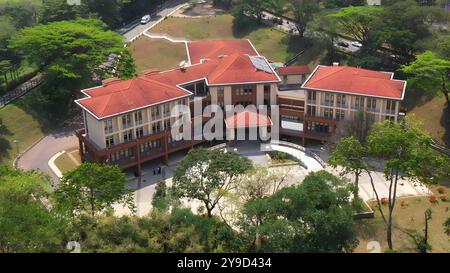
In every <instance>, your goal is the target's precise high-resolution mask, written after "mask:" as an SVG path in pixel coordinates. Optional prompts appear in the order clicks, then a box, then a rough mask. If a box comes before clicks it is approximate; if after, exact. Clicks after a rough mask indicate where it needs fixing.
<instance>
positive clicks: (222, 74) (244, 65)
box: [147, 53, 279, 85]
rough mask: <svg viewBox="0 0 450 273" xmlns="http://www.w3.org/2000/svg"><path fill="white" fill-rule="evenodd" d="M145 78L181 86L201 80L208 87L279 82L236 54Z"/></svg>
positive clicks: (245, 56)
mask: <svg viewBox="0 0 450 273" xmlns="http://www.w3.org/2000/svg"><path fill="white" fill-rule="evenodd" d="M147 77H150V78H151V79H154V80H157V81H162V82H165V83H170V84H183V83H186V82H191V81H195V80H200V79H203V78H206V79H207V80H208V84H209V85H226V84H239V83H254V82H278V81H279V78H278V77H277V75H276V74H274V73H268V72H265V71H261V70H257V69H256V68H255V66H254V65H253V63H252V62H251V60H250V58H249V56H247V55H242V54H237V53H234V54H232V55H228V56H224V57H223V58H217V59H211V60H209V61H206V62H204V63H202V64H196V65H193V66H189V67H186V68H184V69H175V70H169V71H166V72H161V73H155V74H151V75H148V76H147Z"/></svg>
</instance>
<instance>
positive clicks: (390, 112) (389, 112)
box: [383, 109, 396, 115]
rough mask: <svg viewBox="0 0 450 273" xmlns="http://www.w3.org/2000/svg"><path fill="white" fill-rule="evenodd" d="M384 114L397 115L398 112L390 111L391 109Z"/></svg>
mask: <svg viewBox="0 0 450 273" xmlns="http://www.w3.org/2000/svg"><path fill="white" fill-rule="evenodd" d="M383 113H384V114H387V115H395V114H396V111H395V110H390V109H385V110H384V112H383Z"/></svg>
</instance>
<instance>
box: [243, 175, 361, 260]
mask: <svg viewBox="0 0 450 273" xmlns="http://www.w3.org/2000/svg"><path fill="white" fill-rule="evenodd" d="M349 197H350V189H349V188H348V185H347V184H346V182H345V181H344V180H341V179H339V178H337V177H335V176H333V175H332V174H330V173H328V172H325V171H320V172H317V173H310V174H309V175H308V176H307V177H305V179H304V180H303V182H302V183H301V184H300V185H297V186H291V187H285V188H283V189H281V190H279V191H278V192H277V193H275V194H274V195H273V196H271V197H267V198H263V199H254V200H252V201H249V202H248V203H247V204H246V205H245V208H244V211H243V217H242V219H241V225H240V227H241V230H242V236H243V238H244V241H245V242H247V244H249V245H250V248H249V249H250V251H262V252H351V251H352V250H353V249H354V248H355V247H356V245H357V242H358V241H357V239H356V233H355V229H354V224H353V213H352V208H351V205H350V201H349Z"/></svg>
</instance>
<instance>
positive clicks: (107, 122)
mask: <svg viewBox="0 0 450 273" xmlns="http://www.w3.org/2000/svg"><path fill="white" fill-rule="evenodd" d="M103 123H104V125H105V134H109V133H112V132H113V123H112V119H107V120H105V121H103Z"/></svg>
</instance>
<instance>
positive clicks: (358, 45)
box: [352, 41, 362, 47]
mask: <svg viewBox="0 0 450 273" xmlns="http://www.w3.org/2000/svg"><path fill="white" fill-rule="evenodd" d="M352 46H355V47H362V44H361V43H360V42H356V41H355V42H352Z"/></svg>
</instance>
